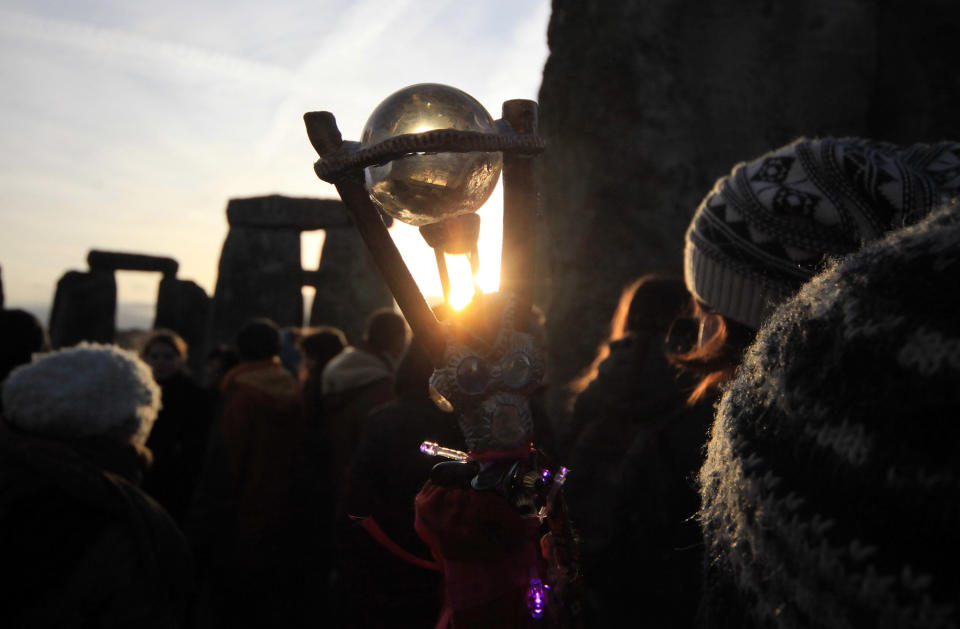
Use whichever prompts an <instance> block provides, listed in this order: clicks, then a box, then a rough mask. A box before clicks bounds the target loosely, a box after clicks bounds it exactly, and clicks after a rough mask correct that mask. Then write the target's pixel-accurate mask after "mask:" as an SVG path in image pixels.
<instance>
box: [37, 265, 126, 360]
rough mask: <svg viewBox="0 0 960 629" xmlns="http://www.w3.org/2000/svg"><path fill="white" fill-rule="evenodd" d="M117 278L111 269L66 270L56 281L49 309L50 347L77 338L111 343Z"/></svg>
mask: <svg viewBox="0 0 960 629" xmlns="http://www.w3.org/2000/svg"><path fill="white" fill-rule="evenodd" d="M116 310H117V282H116V280H115V279H114V276H113V272H112V271H103V270H98V271H90V272H89V273H83V272H81V271H68V272H67V273H65V274H64V276H63V277H62V278H60V281H59V282H57V292H56V294H55V296H54V298H53V309H52V310H51V312H50V326H49V330H50V343H51V344H52V345H53V347H54V349H57V348H61V347H70V346H72V345H76V344H77V343H79V342H80V341H91V342H97V343H112V342H113V339H114V335H115V334H116V328H117V326H116Z"/></svg>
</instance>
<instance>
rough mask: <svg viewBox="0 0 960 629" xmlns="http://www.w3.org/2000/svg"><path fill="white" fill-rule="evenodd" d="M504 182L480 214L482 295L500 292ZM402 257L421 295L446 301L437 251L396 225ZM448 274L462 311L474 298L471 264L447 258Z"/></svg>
mask: <svg viewBox="0 0 960 629" xmlns="http://www.w3.org/2000/svg"><path fill="white" fill-rule="evenodd" d="M502 185H503V183H502V182H498V183H497V187H496V188H495V189H494V191H493V194H491V195H490V198H489V199H488V200H487V202H486V203H485V204H484V205H483V207H481V208H480V210H479V211H478V212H477V214H479V216H480V238H479V240H478V242H477V248H478V250H479V252H480V272H479V273H478V275H477V278H476V281H477V285H478V286H479V287H480V290H481V292H484V293H492V292H496V291H497V290H498V289H499V288H500V247H501V242H502V240H503V192H502V189H501V186H502ZM390 233H391V235H392V236H393V240H394V242H396V244H397V248H398V249H399V250H400V255H401V256H402V257H403V261H404V262H405V263H406V265H407V268H409V269H410V273H411V274H412V275H413V279H414V280H415V281H416V282H417V286H418V287H419V288H420V292H421V293H423V295H424V297H426V299H427V301H428V302H429V303H439V302H441V301H443V289H442V288H441V286H440V276H439V274H438V271H437V261H436V257H435V256H434V253H433V250H432V249H431V248H430V247H429V246H428V245H427V243H426V242H424V240H423V238H422V237H421V236H420V232H419V230H418V229H417V228H416V227H413V226H410V225H406V224H404V223H401V222H399V221H394V222H393V226H392V227H391V228H390ZM446 262H447V273H448V275H449V276H450V306H451V307H452V308H454V309H455V310H460V309H461V308H463V307H465V306H466V305H467V304H469V303H470V300H471V299H472V298H473V277H472V274H471V272H470V264H469V263H468V262H467V259H466V257H464V256H447V257H446Z"/></svg>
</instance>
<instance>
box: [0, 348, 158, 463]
mask: <svg viewBox="0 0 960 629" xmlns="http://www.w3.org/2000/svg"><path fill="white" fill-rule="evenodd" d="M3 405H4V414H5V417H6V419H7V421H8V422H9V423H10V424H11V425H13V426H14V427H16V428H18V429H20V430H23V431H24V432H27V433H30V434H34V435H38V436H43V437H49V438H55V439H80V438H84V437H94V436H104V437H109V438H111V439H114V440H116V441H120V442H132V443H137V444H140V445H143V444H144V443H146V440H147V436H149V434H150V430H151V428H152V427H153V422H154V420H155V419H156V418H157V413H158V412H159V410H160V388H159V387H158V386H157V384H156V382H154V379H153V375H152V374H151V371H150V367H149V366H148V365H147V364H146V363H145V362H143V361H142V360H140V359H139V358H138V357H137V356H136V354H134V353H132V352H128V351H126V350H122V349H120V348H119V347H116V346H113V345H97V344H87V343H81V344H80V345H78V346H76V347H71V348H68V349H63V350H59V351H56V352H50V353H49V354H44V355H43V356H40V357H38V358H37V359H36V360H34V362H32V363H30V364H29V365H21V366H20V367H17V368H16V369H14V370H13V371H12V372H11V373H10V376H9V377H8V378H7V380H6V381H5V382H4V383H3Z"/></svg>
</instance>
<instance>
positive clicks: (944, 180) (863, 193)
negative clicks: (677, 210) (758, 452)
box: [674, 138, 960, 400]
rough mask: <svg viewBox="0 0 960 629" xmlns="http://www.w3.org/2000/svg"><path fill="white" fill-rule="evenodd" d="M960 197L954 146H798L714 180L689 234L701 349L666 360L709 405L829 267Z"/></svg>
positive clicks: (808, 142)
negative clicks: (784, 307)
mask: <svg viewBox="0 0 960 629" xmlns="http://www.w3.org/2000/svg"><path fill="white" fill-rule="evenodd" d="M958 190H960V144H957V143H953V142H941V143H937V144H915V145H912V146H906V147H900V146H896V145H892V144H885V143H879V142H875V141H871V140H865V139H859V138H819V139H805V138H801V139H798V140H796V141H795V142H793V143H791V144H788V145H787V146H784V147H780V148H778V149H775V150H773V151H771V152H770V153H767V154H766V155H763V156H761V157H759V158H757V159H755V160H753V161H751V162H749V163H745V164H739V165H737V166H736V167H735V168H734V169H733V171H732V173H731V174H730V175H727V176H725V177H722V178H720V179H719V180H718V181H717V183H716V185H715V186H714V188H713V190H712V191H711V192H710V193H709V194H708V195H707V196H706V197H705V198H704V200H703V201H702V202H701V204H700V206H699V207H698V208H697V211H696V213H695V214H694V217H693V220H692V221H691V223H690V226H689V228H688V229H687V233H686V246H685V249H684V279H685V281H686V285H687V288H688V290H689V291H690V293H691V294H692V295H693V297H694V299H695V300H696V305H697V316H698V318H699V319H700V322H701V326H700V327H701V338H700V341H699V344H698V346H697V347H696V348H694V349H693V350H692V351H690V352H687V353H678V354H677V355H676V356H675V357H674V360H675V361H676V363H677V364H678V365H680V366H682V367H683V368H684V369H686V370H688V371H690V372H692V373H695V374H698V375H699V377H700V382H699V384H698V385H697V387H696V388H695V389H694V391H693V392H692V394H691V396H690V399H691V400H697V399H702V398H705V397H709V396H713V395H715V393H716V391H717V390H718V389H719V387H720V386H721V385H722V384H723V383H724V382H726V381H728V380H729V379H730V378H731V377H732V375H733V373H734V370H735V369H736V366H737V364H739V362H740V357H741V355H742V353H743V350H744V349H745V348H746V347H747V346H748V345H749V344H750V342H751V341H752V340H753V337H754V334H755V332H756V330H757V329H758V328H759V327H760V325H761V324H762V323H763V321H764V319H765V318H766V317H767V316H768V315H769V314H770V313H771V312H773V310H774V308H775V307H776V306H777V305H778V304H780V303H782V302H783V301H784V300H785V299H787V298H788V297H790V296H792V295H793V294H794V293H796V291H797V290H799V288H800V286H801V285H803V283H804V282H806V281H808V280H810V279H811V278H812V277H813V276H814V275H816V273H817V272H818V270H820V269H821V268H822V266H823V265H824V264H825V263H826V262H828V261H829V260H830V259H834V258H838V257H842V256H845V255H849V254H850V253H853V252H855V251H857V250H858V249H860V248H861V247H862V246H863V245H864V244H865V243H867V242H870V241H873V240H875V239H877V238H880V237H882V236H883V235H884V234H886V233H887V232H889V231H891V230H893V229H897V228H899V227H903V226H906V225H911V224H913V223H916V222H917V221H918V220H920V219H921V218H923V217H924V216H926V215H927V214H929V213H930V212H931V211H932V210H933V209H934V208H936V207H939V205H940V204H941V203H942V202H943V201H944V200H946V199H948V198H950V197H952V196H955V195H956V194H957V192H958Z"/></svg>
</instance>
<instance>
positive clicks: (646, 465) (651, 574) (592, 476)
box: [566, 334, 712, 627]
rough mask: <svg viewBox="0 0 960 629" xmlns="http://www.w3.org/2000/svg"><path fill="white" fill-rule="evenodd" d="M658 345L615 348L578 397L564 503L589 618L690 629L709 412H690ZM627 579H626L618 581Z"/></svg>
mask: <svg viewBox="0 0 960 629" xmlns="http://www.w3.org/2000/svg"><path fill="white" fill-rule="evenodd" d="M664 350H665V346H664V343H663V341H662V340H661V338H659V337H654V336H649V335H638V334H631V335H630V336H627V337H626V338H624V339H622V340H620V341H616V342H615V343H613V344H611V347H610V356H609V357H608V358H607V359H606V360H605V361H604V362H603V363H601V365H600V369H599V373H598V376H597V378H596V379H595V380H594V381H593V382H592V383H591V384H590V386H589V387H588V388H587V389H586V390H585V391H584V392H583V393H582V394H581V395H580V397H579V398H578V399H577V403H576V406H575V410H574V414H575V421H576V422H577V424H576V425H577V426H578V427H579V431H578V433H577V434H576V440H575V441H574V445H573V448H572V450H571V454H570V458H569V464H568V465H569V467H570V470H571V472H570V478H569V480H568V481H567V485H566V496H567V500H568V504H569V507H570V513H571V517H572V518H573V520H574V524H575V526H576V527H577V529H578V530H579V532H580V535H581V547H580V551H581V558H582V562H583V572H584V582H585V588H586V590H587V600H588V609H587V617H588V619H589V621H590V622H591V624H595V625H597V626H606V624H609V623H612V622H613V621H614V620H615V619H617V618H620V617H623V615H624V614H629V615H630V617H633V618H636V619H637V622H639V623H641V624H649V625H650V626H656V627H692V626H694V623H695V614H696V608H697V601H698V597H699V586H700V579H701V576H700V571H701V557H702V543H701V538H700V531H699V528H698V526H697V523H696V521H695V520H694V519H693V516H694V514H695V513H696V511H697V508H698V507H699V495H698V494H697V490H696V485H695V478H696V473H697V471H698V470H699V468H700V465H701V463H702V461H703V445H704V443H705V442H706V439H707V432H708V430H709V426H710V422H711V419H712V407H711V405H710V404H709V403H703V404H700V405H698V406H697V407H695V408H690V407H688V406H686V403H685V397H686V392H685V390H684V389H685V387H684V384H683V383H682V382H678V380H677V376H676V372H675V370H674V369H673V368H672V367H670V365H669V364H668V363H667V359H666V357H665V354H664ZM624 574H629V575H630V578H629V579H627V580H624V579H623V575H624Z"/></svg>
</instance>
